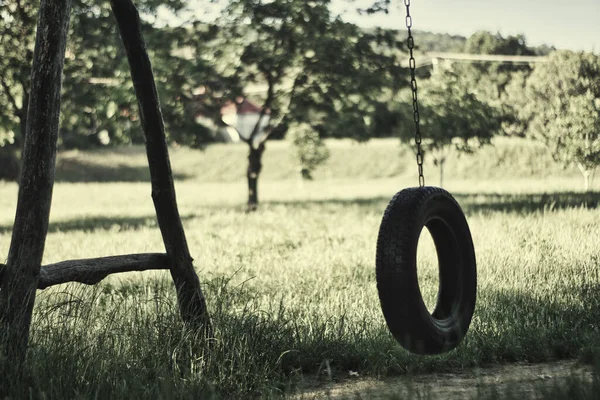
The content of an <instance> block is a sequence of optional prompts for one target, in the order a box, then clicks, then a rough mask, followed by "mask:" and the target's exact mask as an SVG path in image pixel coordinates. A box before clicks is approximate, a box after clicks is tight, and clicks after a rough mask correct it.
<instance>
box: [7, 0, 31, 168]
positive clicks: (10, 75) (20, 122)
mask: <svg viewBox="0 0 600 400" xmlns="http://www.w3.org/2000/svg"><path fill="white" fill-rule="evenodd" d="M38 6H39V2H38V1H23V0H6V1H2V2H0V180H2V179H7V180H17V179H18V176H19V174H20V172H19V170H20V166H19V161H18V154H17V153H18V151H19V149H20V147H21V145H22V141H21V138H22V137H23V136H24V133H25V126H26V125H27V105H28V104H29V79H30V73H31V62H32V61H33V45H34V42H35V22H36V17H35V15H36V12H37V10H38Z"/></svg>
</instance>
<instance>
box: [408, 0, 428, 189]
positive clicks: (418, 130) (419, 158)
mask: <svg viewBox="0 0 600 400" xmlns="http://www.w3.org/2000/svg"><path fill="white" fill-rule="evenodd" d="M404 5H405V6H406V28H407V29H408V39H407V43H408V50H409V51H410V58H409V59H408V67H409V68H410V88H411V89H412V102H413V103H412V106H413V120H414V121H415V144H416V145H417V167H418V168H419V186H420V187H423V186H425V176H424V175H423V148H422V147H421V142H422V138H421V126H420V124H419V120H420V118H419V104H418V103H417V78H416V71H415V70H416V68H417V63H416V61H415V57H414V56H413V49H414V48H415V40H414V39H413V36H412V32H411V28H412V17H411V15H410V0H404Z"/></svg>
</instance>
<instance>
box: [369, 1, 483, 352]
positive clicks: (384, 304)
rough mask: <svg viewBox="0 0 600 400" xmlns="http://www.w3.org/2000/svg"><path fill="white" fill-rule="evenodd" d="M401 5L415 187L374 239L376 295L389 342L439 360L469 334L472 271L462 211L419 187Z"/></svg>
mask: <svg viewBox="0 0 600 400" xmlns="http://www.w3.org/2000/svg"><path fill="white" fill-rule="evenodd" d="M404 4H405V5H406V26H407V28H408V48H409V50H410V60H409V67H410V71H411V88H412V98H413V116H414V122H415V127H416V131H415V143H416V147H417V165H418V170H419V186H418V187H413V188H407V189H404V190H402V191H400V192H398V193H396V195H395V196H394V197H393V198H392V200H391V201H390V203H389V205H388V206H387V208H386V210H385V212H384V214H383V218H382V221H381V226H380V228H379V236H378V238H377V257H376V276H377V290H378V292H379V300H380V302H381V308H382V311H383V315H384V317H385V320H386V322H387V326H388V328H389V329H390V331H391V333H392V335H393V336H394V338H395V339H396V340H397V341H398V342H399V343H400V344H401V345H402V346H403V347H404V348H405V349H407V350H409V351H411V352H413V353H417V354H440V353H443V352H445V351H449V350H451V349H453V348H455V347H456V346H458V344H459V343H460V342H461V340H462V339H463V338H464V336H465V334H466V333H467V330H468V329H469V325H470V324H471V318H472V316H473V312H474V310H475V299H476V293H477V267H476V260H475V249H474V248H473V239H472V238H471V232H470V230H469V225H468V224H467V220H466V218H465V215H464V213H463V211H462V209H461V208H460V206H459V205H458V203H457V202H456V200H455V199H454V198H453V197H452V195H451V194H450V193H448V192H447V191H445V190H444V189H441V188H438V187H431V186H425V178H424V176H423V152H422V148H421V133H420V128H419V109H418V104H417V82H416V78H415V66H416V64H415V59H414V57H413V48H414V40H413V37H412V34H411V27H412V18H411V16H410V9H409V8H410V0H404ZM423 228H427V229H428V230H429V232H430V234H431V237H432V239H433V242H434V244H435V249H436V252H437V258H438V265H439V288H438V296H437V301H436V305H435V308H434V311H433V312H432V313H431V314H430V313H429V311H428V310H427V307H426V306H425V303H424V302H423V297H422V295H421V290H420V288H419V281H418V277H417V245H418V242H419V236H420V235H421V232H422V230H423Z"/></svg>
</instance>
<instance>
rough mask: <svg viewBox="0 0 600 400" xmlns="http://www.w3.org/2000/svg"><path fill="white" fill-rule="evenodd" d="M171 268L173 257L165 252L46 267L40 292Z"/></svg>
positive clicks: (68, 262)
mask: <svg viewBox="0 0 600 400" xmlns="http://www.w3.org/2000/svg"><path fill="white" fill-rule="evenodd" d="M169 266H170V260H169V256H167V255H166V254H162V253H149V254H127V255H122V256H111V257H100V258H87V259H82V260H70V261H62V262H59V263H55V264H48V265H44V266H42V268H41V270H40V279H39V281H38V289H46V288H48V287H50V286H54V285H59V284H61V283H67V282H79V283H85V284H86V285H93V284H96V283H98V282H100V281H101V280H102V279H104V278H106V277H107V276H108V275H110V274H116V273H120V272H132V271H147V270H160V269H169Z"/></svg>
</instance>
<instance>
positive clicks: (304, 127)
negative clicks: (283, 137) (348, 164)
mask: <svg viewBox="0 0 600 400" xmlns="http://www.w3.org/2000/svg"><path fill="white" fill-rule="evenodd" d="M288 137H289V138H290V139H291V142H292V144H293V148H294V153H295V154H294V155H295V157H294V158H295V159H296V160H297V161H299V169H300V174H301V175H302V178H303V179H309V180H311V179H313V177H312V173H313V171H314V170H315V169H316V168H317V167H318V166H319V165H321V164H323V163H324V162H325V161H327V159H328V158H329V151H328V150H327V147H325V143H324V142H323V140H322V139H321V138H320V136H319V134H318V132H315V130H314V129H313V128H312V127H311V126H310V125H309V124H306V123H292V124H290V126H289V129H288Z"/></svg>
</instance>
